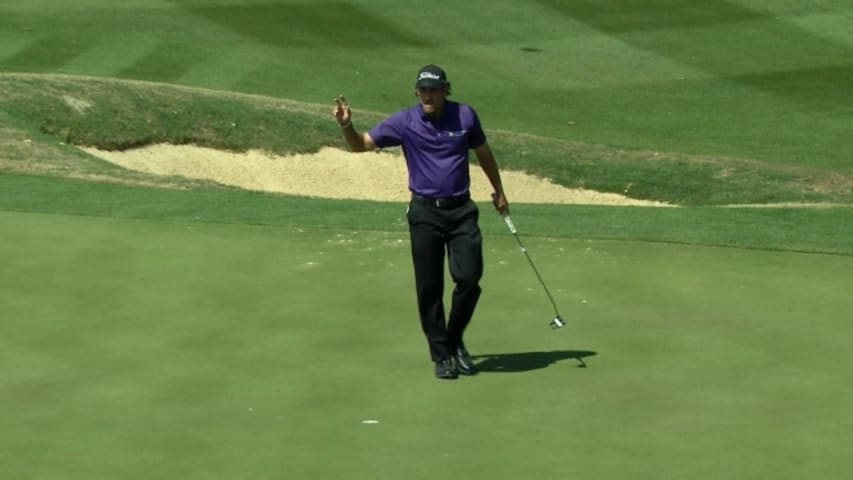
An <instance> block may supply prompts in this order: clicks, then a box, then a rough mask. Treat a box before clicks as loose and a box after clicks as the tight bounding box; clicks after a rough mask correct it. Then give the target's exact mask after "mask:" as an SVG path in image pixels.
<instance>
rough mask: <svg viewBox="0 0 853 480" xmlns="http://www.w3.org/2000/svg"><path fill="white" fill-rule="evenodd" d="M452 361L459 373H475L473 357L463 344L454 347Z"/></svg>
mask: <svg viewBox="0 0 853 480" xmlns="http://www.w3.org/2000/svg"><path fill="white" fill-rule="evenodd" d="M453 361H454V363H455V364H456V371H457V372H459V373H460V374H461V375H475V374H476V373H477V368H476V367H474V359H473V358H471V354H469V353H468V350H465V347H464V346H461V347H459V348H457V349H456V354H455V355H453Z"/></svg>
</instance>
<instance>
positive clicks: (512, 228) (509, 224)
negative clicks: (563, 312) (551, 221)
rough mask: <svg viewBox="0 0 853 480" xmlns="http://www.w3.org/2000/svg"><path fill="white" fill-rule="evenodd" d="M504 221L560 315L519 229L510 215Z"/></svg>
mask: <svg viewBox="0 0 853 480" xmlns="http://www.w3.org/2000/svg"><path fill="white" fill-rule="evenodd" d="M504 222H506V226H507V228H509V231H510V233H512V237H513V238H515V241H516V243H518V248H520V249H521V252H522V253H524V257H525V258H527V263H529V264H530V268H532V269H533V273H535V274H536V278H537V279H538V280H539V283H540V284H541V285H542V289H544V290H545V295H547V296H548V300H549V301H550V302H551V306H552V307H554V315H556V316H557V317H559V316H560V312H558V311H557V302H555V301H554V297H552V296H551V291H550V290H548V286H547V285H545V281H544V280H542V275H540V274H539V269H537V268H536V265H535V264H534V263H533V259H532V258H530V254H529V253H527V247H525V246H524V243H522V242H521V239H520V238H518V230H517V229H516V228H515V225H514V224H513V223H512V220H510V218H509V215H504Z"/></svg>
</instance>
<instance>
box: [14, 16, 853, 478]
mask: <svg viewBox="0 0 853 480" xmlns="http://www.w3.org/2000/svg"><path fill="white" fill-rule="evenodd" d="M519 19H523V20H522V21H520V20H519ZM851 20H853V10H851V7H850V5H849V2H848V1H846V0H821V1H813V2H804V1H799V0H785V1H779V2H772V5H768V4H767V2H760V1H758V0H736V1H724V2H698V1H675V0H653V1H644V2H637V1H627V0H606V1H590V0H571V1H559V2H558V1H552V0H538V1H524V2H501V1H498V2H494V1H492V2H486V1H485V0H475V1H471V2H464V3H455V4H453V5H450V4H448V5H436V6H434V8H424V6H423V5H417V6H410V5H406V4H404V3H400V2H395V1H391V0H381V1H371V2H366V1H338V2H322V3H317V2H312V1H308V0H305V1H288V2H276V1H269V0H263V1H261V0H258V1H248V0H245V1H241V2H233V1H230V0H216V1H213V0H210V1H208V0H193V1H183V2H174V1H165V0H157V1H144V2H143V1H140V0H133V1H127V2H120V3H116V2H112V3H110V2H104V1H103V0H79V1H76V2H67V4H63V5H61V6H60V5H57V2H52V1H47V0H31V1H29V2H11V3H10V2H6V3H5V4H2V5H0V99H2V100H0V258H2V259H3V267H2V268H0V292H2V294H0V298H2V301H0V319H2V321H0V338H2V342H3V345H2V348H0V364H2V365H3V366H4V369H3V371H4V375H3V376H2V377H0V432H2V433H0V476H1V477H3V478H16V479H29V478H33V479H36V478H37V479H45V478H63V479H77V478H80V479H84V478H85V479H90V478H127V479H133V478H143V477H144V478H150V477H152V476H153V477H162V478H187V479H196V478H198V479H214V478H270V477H281V476H283V475H284V476H287V477H288V478H350V479H376V478H388V479H397V478H409V479H419V478H432V477H434V476H436V475H442V476H445V477H448V478H493V479H516V478H529V477H547V478H552V477H562V478H595V479H624V478H696V479H705V478H707V479H718V478H738V479H741V478H777V479H789V478H790V479H802V478H843V477H844V476H845V475H846V474H848V472H850V471H851V469H853V465H851V461H850V458H849V455H848V454H847V445H848V444H849V433H848V430H849V428H847V425H849V424H850V422H851V420H852V419H851V414H850V413H849V412H850V411H853V408H851V405H850V403H851V402H850V401H849V400H847V399H848V398H851V393H853V392H851V388H850V387H849V383H850V382H849V381H848V377H849V374H848V373H847V368H846V366H847V365H849V364H850V362H851V360H853V358H851V354H850V349H849V348H848V345H847V343H849V342H847V341H846V339H847V338H848V337H849V335H848V333H849V330H850V327H849V316H850V312H851V311H853V302H852V301H851V296H850V295H849V291H850V285H851V284H853V275H851V272H853V260H851V259H853V241H851V239H853V218H851V216H853V209H851V208H849V205H850V204H853V176H851V175H853V171H851V166H853V163H851V162H850V157H849V141H848V140H847V137H849V130H850V126H851V125H853V110H851V108H850V107H849V105H850V103H849V101H848V99H847V97H848V96H849V91H850V90H851V87H853V85H851V78H853V77H851V75H850V74H851V71H850V67H849V63H850V62H849V58H850V54H851V52H853V36H851V35H850V33H849V32H850V29H849V24H850V21H851ZM421 26H423V28H419V27H421ZM429 62H437V63H440V64H442V65H443V66H445V67H446V68H447V70H448V72H449V74H450V78H451V80H452V81H453V89H454V95H453V98H456V99H459V100H462V101H467V102H470V103H472V104H474V105H475V106H476V107H477V109H478V112H479V113H480V116H481V118H482V120H483V122H484V124H485V127H486V129H487V133H488V135H489V139H490V144H491V145H492V147H493V148H494V150H495V151H496V153H497V156H498V160H499V162H500V164H501V165H502V166H503V167H504V168H513V169H524V170H527V171H529V172H532V173H536V174H539V175H543V176H545V177H548V178H550V179H552V180H553V181H554V182H556V183H558V184H561V185H565V186H582V187H586V188H592V189H596V190H600V191H607V192H614V193H625V194H628V195H630V196H632V197H635V198H644V199H657V200H668V201H671V202H674V203H678V204H680V205H685V206H686V207H684V208H648V209H647V208H636V207H595V206H557V205H527V204H521V203H514V204H513V206H512V208H513V210H512V211H513V218H514V220H515V223H516V224H517V225H518V226H519V229H520V231H521V234H522V237H523V239H524V242H525V244H526V245H527V247H528V248H529V253H530V255H531V256H532V258H533V259H534V261H535V262H536V265H537V267H538V268H539V270H540V271H541V274H542V276H543V278H544V279H545V281H546V282H547V284H548V286H549V288H550V289H551V291H552V293H553V294H554V297H555V299H556V301H557V303H558V305H559V307H560V311H561V313H562V314H563V316H564V317H565V318H566V320H567V321H568V325H567V326H566V327H565V328H564V329H562V330H559V331H550V330H548V328H547V323H548V321H549V320H550V319H551V317H552V315H553V312H552V311H551V309H550V305H549V304H548V302H547V298H546V297H545V295H544V292H543V291H542V289H541V286H540V285H539V284H538V282H537V280H536V277H535V276H534V274H533V272H532V271H531V270H530V268H529V265H528V264H527V262H526V260H525V258H524V256H523V255H522V254H521V253H520V252H519V251H518V247H517V245H516V244H515V242H514V241H513V239H512V238H511V236H510V235H509V234H508V233H507V232H506V231H505V228H504V226H503V224H502V222H500V220H499V219H498V218H497V216H496V215H494V214H493V213H492V212H491V211H490V209H489V208H488V206H486V205H484V206H483V208H482V212H483V215H482V219H481V224H482V227H483V231H484V237H485V242H486V251H485V256H486V276H485V278H484V280H483V287H484V294H483V298H482V301H481V303H480V305H479V307H478V310H477V313H476V316H475V319H474V322H473V323H472V325H471V328H470V330H469V334H468V336H467V342H468V344H469V347H470V348H471V350H472V353H474V354H475V356H477V362H478V364H479V366H480V368H481V370H483V371H482V373H481V374H480V375H478V376H477V377H474V378H465V379H461V380H459V381H456V382H439V381H437V380H435V379H434V378H433V377H432V371H431V365H430V363H429V358H428V354H427V349H426V345H425V342H424V341H423V338H422V334H421V332H420V329H419V325H418V322H417V319H416V313H415V305H414V303H415V302H414V292H413V288H412V273H411V267H410V264H411V260H410V256H409V246H408V239H407V233H406V226H405V221H404V217H403V211H404V205H402V204H396V203H379V202H350V201H335V200H322V199H306V198H299V197H292V196H283V195H271V194H262V193H257V192H245V191H240V190H237V189H233V188H226V187H222V186H218V185H213V184H210V183H207V182H201V181H195V180H191V179H182V178H165V179H164V178H158V177H154V176H150V175H143V174H139V173H133V172H129V171H126V170H123V169H120V168H118V167H116V166H113V165H111V164H108V163H106V162H103V161H101V160H99V159H96V158H94V157H91V156H89V155H87V154H85V153H82V152H81V151H79V150H78V149H77V148H75V145H79V144H83V145H97V146H101V147H103V148H111V149H120V148H128V147H133V146H139V145H144V144H148V143H152V142H172V143H195V144H199V145H206V146H213V147H217V148H225V149H232V150H246V149H249V148H260V149H264V150H268V151H272V152H276V153H281V154H286V153H291V152H310V151H314V150H317V149H318V148H320V147H322V146H326V145H333V146H342V141H341V138H340V136H339V132H338V131H337V127H335V125H334V123H333V122H332V121H331V117H330V115H329V111H330V107H331V99H332V98H333V96H334V95H336V94H338V93H345V94H346V95H347V97H348V98H349V99H350V101H351V102H352V104H353V106H354V107H355V108H356V111H355V113H356V124H357V125H358V126H359V127H360V128H366V127H367V126H369V125H370V124H372V123H373V122H375V121H376V120H378V119H379V118H381V117H382V116H383V115H385V114H387V113H389V112H392V111H394V110H397V109H399V108H402V107H403V106H404V105H407V104H409V103H410V102H412V101H413V97H411V82H412V80H413V79H412V76H413V73H414V72H415V71H416V70H417V68H418V67H419V66H420V65H422V64H424V63H429ZM507 188H508V189H510V191H511V190H512V186H511V185H508V186H507ZM511 200H512V198H511ZM774 202H821V203H830V204H840V205H842V206H838V207H834V208H808V209H807V208H760V209H754V208H734V209H732V208H723V207H722V206H724V205H727V204H752V203H759V204H764V203H774ZM579 359H581V360H583V361H584V362H586V364H587V368H578V367H579V366H580V365H581V363H580V362H579ZM364 420H378V421H379V423H378V424H364V423H362V422H363V421H364Z"/></svg>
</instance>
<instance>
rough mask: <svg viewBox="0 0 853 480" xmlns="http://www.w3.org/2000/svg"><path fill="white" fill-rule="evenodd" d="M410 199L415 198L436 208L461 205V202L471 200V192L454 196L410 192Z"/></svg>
mask: <svg viewBox="0 0 853 480" xmlns="http://www.w3.org/2000/svg"><path fill="white" fill-rule="evenodd" d="M412 200H416V201H418V202H421V203H424V204H426V205H432V206H433V207H438V208H453V207H458V206H459V205H462V204H463V203H465V202H467V201H468V200H471V194H470V193H466V194H464V195H457V196H455V197H443V198H436V197H427V196H425V195H418V194H417V193H413V194H412Z"/></svg>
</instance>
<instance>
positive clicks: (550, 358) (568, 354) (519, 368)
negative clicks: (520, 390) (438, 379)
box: [472, 350, 597, 372]
mask: <svg viewBox="0 0 853 480" xmlns="http://www.w3.org/2000/svg"><path fill="white" fill-rule="evenodd" d="M594 355H597V352H591V351H588V350H557V351H551V352H520V353H492V354H486V355H472V358H473V359H474V363H475V365H476V366H477V370H479V371H481V372H528V371H530V370H538V369H540V368H545V367H547V366H549V365H552V364H554V363H557V362H559V361H560V360H577V361H578V362H579V364H578V367H580V368H583V367H586V362H584V361H583V359H584V358H586V357H592V356H594Z"/></svg>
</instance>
